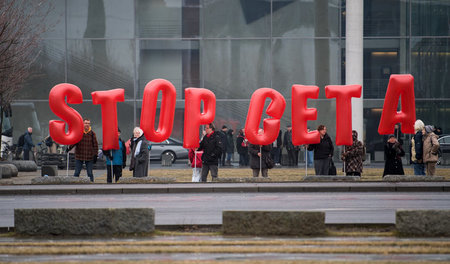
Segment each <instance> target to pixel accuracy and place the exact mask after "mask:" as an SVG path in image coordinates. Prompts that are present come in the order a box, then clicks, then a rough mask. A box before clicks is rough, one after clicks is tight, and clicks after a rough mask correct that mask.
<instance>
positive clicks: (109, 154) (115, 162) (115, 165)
mask: <svg viewBox="0 0 450 264" xmlns="http://www.w3.org/2000/svg"><path fill="white" fill-rule="evenodd" d="M117 135H118V136H119V149H110V150H103V153H104V155H105V156H106V182H107V183H112V178H113V175H114V179H115V182H118V181H119V179H120V177H122V169H123V168H125V166H126V164H127V151H126V147H125V142H123V140H122V139H121V138H120V129H118V131H117ZM111 162H112V171H111Z"/></svg>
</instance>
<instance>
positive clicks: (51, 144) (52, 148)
mask: <svg viewBox="0 0 450 264" xmlns="http://www.w3.org/2000/svg"><path fill="white" fill-rule="evenodd" d="M44 142H45V145H46V146H47V152H48V153H50V154H55V153H56V149H57V148H58V145H57V143H56V142H55V141H53V139H52V137H51V136H50V135H48V136H47V137H46V138H45V139H44Z"/></svg>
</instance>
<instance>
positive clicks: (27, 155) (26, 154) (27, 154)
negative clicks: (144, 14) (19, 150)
mask: <svg viewBox="0 0 450 264" xmlns="http://www.w3.org/2000/svg"><path fill="white" fill-rule="evenodd" d="M23 160H30V150H28V149H24V150H23Z"/></svg>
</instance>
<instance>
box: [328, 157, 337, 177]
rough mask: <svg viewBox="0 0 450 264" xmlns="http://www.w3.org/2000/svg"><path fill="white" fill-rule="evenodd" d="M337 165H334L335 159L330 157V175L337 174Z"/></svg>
mask: <svg viewBox="0 0 450 264" xmlns="http://www.w3.org/2000/svg"><path fill="white" fill-rule="evenodd" d="M336 174H337V171H336V166H334V162H333V159H331V158H330V166H329V168H328V175H336Z"/></svg>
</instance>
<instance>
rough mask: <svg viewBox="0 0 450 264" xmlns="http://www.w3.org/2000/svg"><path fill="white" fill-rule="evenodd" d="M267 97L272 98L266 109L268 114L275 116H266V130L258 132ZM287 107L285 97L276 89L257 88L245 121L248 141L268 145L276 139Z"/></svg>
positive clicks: (264, 124) (264, 125) (264, 123)
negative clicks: (261, 132)
mask: <svg viewBox="0 0 450 264" xmlns="http://www.w3.org/2000/svg"><path fill="white" fill-rule="evenodd" d="M266 98H270V99H272V102H270V104H269V106H268V107H267V109H266V114H267V115H269V116H271V117H273V118H266V119H264V122H263V127H264V132H263V134H261V135H260V134H258V130H259V123H260V120H261V116H262V113H263V108H264V102H265V100H266ZM285 108H286V101H285V100H284V97H283V96H282V95H281V94H280V93H279V92H277V91H276V90H274V89H271V88H260V89H258V90H256V91H255V92H254V93H253V95H252V99H251V100H250V106H249V108H248V113H247V120H246V122H245V135H246V137H247V139H248V141H249V142H250V143H252V144H255V145H267V144H270V143H272V142H273V141H275V139H276V138H277V137H278V133H279V131H280V118H281V116H282V115H283V112H284V109H285Z"/></svg>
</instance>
